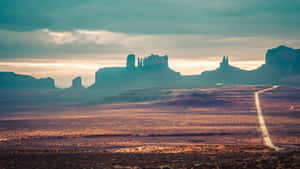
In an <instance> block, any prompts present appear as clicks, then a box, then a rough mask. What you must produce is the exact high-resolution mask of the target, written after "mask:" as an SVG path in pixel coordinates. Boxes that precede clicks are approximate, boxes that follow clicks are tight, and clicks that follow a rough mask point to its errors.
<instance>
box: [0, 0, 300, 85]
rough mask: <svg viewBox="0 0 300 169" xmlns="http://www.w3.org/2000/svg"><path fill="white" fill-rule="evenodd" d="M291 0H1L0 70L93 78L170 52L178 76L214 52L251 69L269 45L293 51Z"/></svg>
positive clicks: (215, 59)
mask: <svg viewBox="0 0 300 169" xmlns="http://www.w3.org/2000/svg"><path fill="white" fill-rule="evenodd" d="M299 17H300V1H298V0H284V1H282V0H272V1H261V0H243V1H241V0H226V1H224V0H184V1H182V0H101V1H99V0H84V1H82V0H68V1H62V0H44V1H41V0H26V1H24V0H1V1H0V71H13V72H16V73H20V74H27V75H32V76H34V77H37V78H41V77H48V76H50V77H52V78H54V79H55V83H56V86H57V87H69V86H70V85H71V81H72V79H73V78H75V77H76V76H82V77H83V84H84V85H85V86H89V85H91V84H92V83H94V73H95V71H97V70H98V69H99V68H103V67H109V66H124V65H125V59H126V56H127V55H128V54H130V53H134V54H136V56H139V57H146V56H149V55H150V54H152V53H153V54H160V55H165V54H167V55H169V62H170V63H169V64H170V67H171V68H172V69H174V70H175V71H178V72H181V74H184V75H191V74H200V73H201V72H203V71H204V70H213V69H215V68H217V66H218V63H219V62H220V60H221V57H222V56H224V55H226V56H229V57H230V62H231V64H232V65H234V66H237V67H240V68H243V69H247V70H251V69H255V68H257V67H259V66H260V65H261V64H263V63H264V57H265V53H266V51H267V50H268V49H271V48H275V47H277V46H280V45H286V46H289V47H293V48H300V29H299V28H300V19H299Z"/></svg>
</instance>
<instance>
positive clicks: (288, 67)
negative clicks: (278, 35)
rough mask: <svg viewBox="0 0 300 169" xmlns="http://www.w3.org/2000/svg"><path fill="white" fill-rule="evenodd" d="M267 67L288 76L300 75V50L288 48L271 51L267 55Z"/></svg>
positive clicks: (281, 47) (280, 47)
mask: <svg viewBox="0 0 300 169" xmlns="http://www.w3.org/2000/svg"><path fill="white" fill-rule="evenodd" d="M266 65H267V66H270V67H273V68H275V69H278V70H280V71H285V72H286V73H287V74H288V75H295V74H300V49H293V48H289V47H286V46H279V47H277V48H274V49H270V50H268V52H267V54H266Z"/></svg>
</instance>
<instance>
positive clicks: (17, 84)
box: [0, 72, 55, 89]
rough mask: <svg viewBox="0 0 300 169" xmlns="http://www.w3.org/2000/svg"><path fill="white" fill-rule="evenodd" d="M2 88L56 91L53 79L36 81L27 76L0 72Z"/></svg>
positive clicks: (0, 85)
mask: <svg viewBox="0 0 300 169" xmlns="http://www.w3.org/2000/svg"><path fill="white" fill-rule="evenodd" d="M0 88H5V89H18V88H19V89H24V88H26V89H29V88H30V89H54V88H55V85H54V80H53V79H52V78H42V79H36V78H33V77H31V76H27V75H19V74H15V73H13V72H0Z"/></svg>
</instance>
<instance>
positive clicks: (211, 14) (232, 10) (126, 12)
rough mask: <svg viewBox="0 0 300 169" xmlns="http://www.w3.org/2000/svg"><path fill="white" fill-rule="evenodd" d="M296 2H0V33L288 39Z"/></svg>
mask: <svg viewBox="0 0 300 169" xmlns="http://www.w3.org/2000/svg"><path fill="white" fill-rule="evenodd" d="M299 8H300V1H296V0H285V1H282V0H272V1H261V0H244V1H240V0H226V1H224V0H185V1H182V0H164V1H161V0H126V1H124V0H101V1H99V0H85V1H82V0H68V1H61V0H51V1H39V0H26V1H20V0H2V1H1V2H0V29H7V30H17V31H28V30H37V29H44V28H48V29H51V30H55V31H72V30H78V29H84V30H110V31H113V32H124V33H135V34H137V33H138V34H153V33H155V34H160V33H162V34H167V33H172V34H179V33H183V34H187V33H191V34H214V35H226V36H227V35H228V36H253V35H272V36H275V35H276V36H281V37H286V36H294V35H296V34H297V33H299V29H298V28H299V26H300V21H299V19H298V18H299V16H300V10H299Z"/></svg>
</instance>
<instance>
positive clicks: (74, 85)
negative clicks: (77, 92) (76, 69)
mask: <svg viewBox="0 0 300 169" xmlns="http://www.w3.org/2000/svg"><path fill="white" fill-rule="evenodd" d="M71 88H73V89H82V88H84V87H83V86H82V79H81V77H76V78H75V79H73V81H72V87H71Z"/></svg>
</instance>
